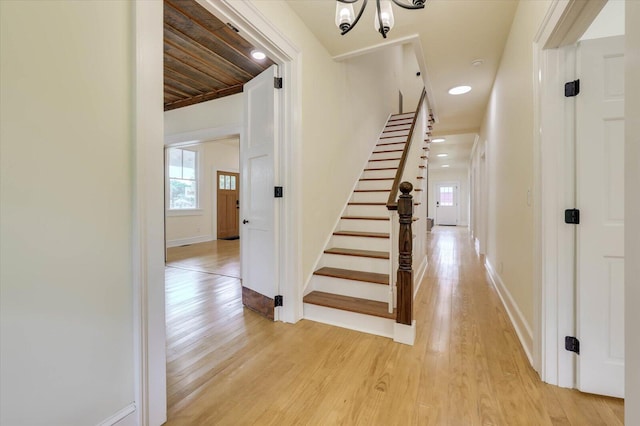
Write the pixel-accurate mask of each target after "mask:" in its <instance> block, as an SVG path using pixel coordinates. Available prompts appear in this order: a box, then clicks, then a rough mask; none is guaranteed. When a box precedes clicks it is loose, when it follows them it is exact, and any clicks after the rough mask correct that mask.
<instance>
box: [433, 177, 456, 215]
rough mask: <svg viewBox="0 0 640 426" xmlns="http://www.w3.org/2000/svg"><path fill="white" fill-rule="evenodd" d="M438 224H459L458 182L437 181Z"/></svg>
mask: <svg viewBox="0 0 640 426" xmlns="http://www.w3.org/2000/svg"><path fill="white" fill-rule="evenodd" d="M435 186H436V194H435V195H436V196H435V198H436V225H442V226H456V225H458V198H459V194H458V189H459V187H460V185H459V183H458V182H436V185H435Z"/></svg>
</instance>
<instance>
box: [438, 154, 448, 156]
mask: <svg viewBox="0 0 640 426" xmlns="http://www.w3.org/2000/svg"><path fill="white" fill-rule="evenodd" d="M448 156H449V154H438V157H448Z"/></svg>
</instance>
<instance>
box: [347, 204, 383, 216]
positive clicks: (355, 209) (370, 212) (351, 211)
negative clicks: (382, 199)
mask: <svg viewBox="0 0 640 426" xmlns="http://www.w3.org/2000/svg"><path fill="white" fill-rule="evenodd" d="M388 215H389V211H388V210H387V206H386V205H384V206H347V210H346V214H345V216H388Z"/></svg>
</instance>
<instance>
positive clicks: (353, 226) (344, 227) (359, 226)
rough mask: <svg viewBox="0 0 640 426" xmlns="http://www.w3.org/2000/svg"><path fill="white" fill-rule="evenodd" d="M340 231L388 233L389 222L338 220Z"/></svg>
mask: <svg viewBox="0 0 640 426" xmlns="http://www.w3.org/2000/svg"><path fill="white" fill-rule="evenodd" d="M338 229H339V230H340V231H358V232H387V233H388V232H389V230H390V221H388V220H362V219H340V223H339V224H338Z"/></svg>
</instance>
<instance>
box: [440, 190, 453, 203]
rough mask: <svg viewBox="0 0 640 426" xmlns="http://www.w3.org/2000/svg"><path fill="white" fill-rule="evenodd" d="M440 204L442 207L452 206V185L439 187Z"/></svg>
mask: <svg viewBox="0 0 640 426" xmlns="http://www.w3.org/2000/svg"><path fill="white" fill-rule="evenodd" d="M440 206H442V207H449V206H453V187H452V186H441V187H440Z"/></svg>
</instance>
